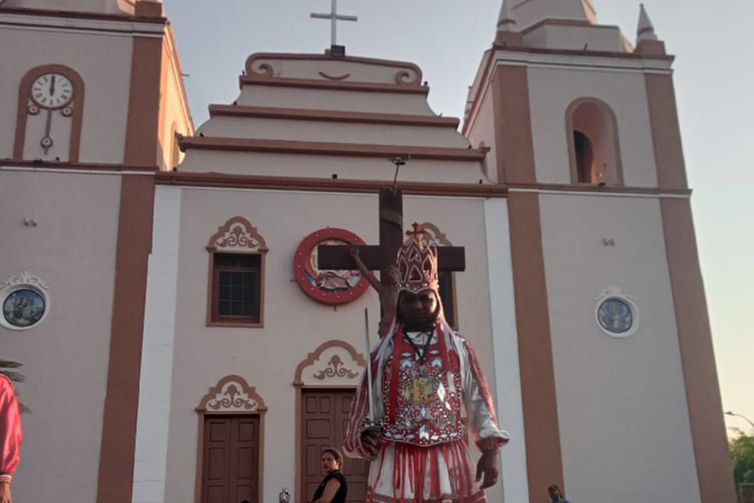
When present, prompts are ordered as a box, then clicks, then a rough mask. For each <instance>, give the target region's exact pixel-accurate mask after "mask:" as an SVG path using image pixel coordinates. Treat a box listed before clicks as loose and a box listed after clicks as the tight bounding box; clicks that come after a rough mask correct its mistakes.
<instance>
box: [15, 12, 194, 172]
mask: <svg viewBox="0 0 754 503" xmlns="http://www.w3.org/2000/svg"><path fill="white" fill-rule="evenodd" d="M0 37H2V39H3V41H4V42H5V47H12V48H13V58H10V57H8V58H3V60H2V61H1V62H0V71H1V72H2V74H3V76H4V78H3V81H2V83H0V95H1V96H2V97H3V99H2V104H1V105H0V116H1V117H3V118H4V120H2V121H0V133H2V134H0V158H8V159H13V160H14V161H24V162H36V163H45V162H65V163H90V164H107V165H113V164H127V165H139V166H152V165H154V166H159V167H160V168H161V169H171V168H172V167H173V165H174V164H175V163H176V162H177V161H178V160H179V158H180V155H179V153H178V152H177V146H176V142H175V141H174V138H175V137H176V135H177V134H190V133H191V132H192V128H193V126H192V125H191V119H190V116H189V112H188V107H187V105H186V100H185V95H184V92H183V82H182V79H181V74H180V69H179V63H178V58H177V53H176V50H175V46H174V42H173V38H172V32H171V28H170V26H169V24H168V23H167V19H166V18H165V17H164V14H163V8H162V4H161V3H160V2H151V1H143V0H140V1H138V2H133V1H130V0H5V1H3V2H0ZM174 150H175V152H174Z"/></svg>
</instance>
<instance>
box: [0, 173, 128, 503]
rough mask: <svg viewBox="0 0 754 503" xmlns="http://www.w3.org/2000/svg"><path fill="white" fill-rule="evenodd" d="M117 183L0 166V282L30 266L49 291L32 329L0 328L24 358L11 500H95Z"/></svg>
mask: <svg viewBox="0 0 754 503" xmlns="http://www.w3.org/2000/svg"><path fill="white" fill-rule="evenodd" d="M120 186H121V177H120V176H118V175H115V174H107V173H103V174H95V175H92V174H81V173H72V172H61V171H57V172H47V171H43V170H39V169H35V170H29V169H20V170H17V171H16V170H13V168H12V167H4V168H3V169H2V171H0V201H2V206H3V219H1V220H0V235H2V236H3V239H2V241H0V256H2V257H3V261H2V265H0V283H2V282H4V281H6V280H8V279H9V278H10V277H11V276H12V275H14V274H18V273H23V272H24V271H29V272H30V273H32V274H34V275H36V276H38V277H39V278H40V279H41V280H42V281H44V282H45V283H46V284H47V285H48V290H47V293H48V294H49V296H50V298H49V312H48V315H47V316H46V318H44V319H43V321H42V322H41V323H40V324H39V325H38V326H36V327H33V328H30V329H28V330H24V331H14V330H9V329H6V328H0V348H2V356H3V357H5V358H10V359H13V360H17V361H20V362H21V363H23V364H24V367H23V369H22V370H23V373H24V374H25V376H26V382H24V383H22V384H19V385H18V387H17V390H18V393H19V398H20V400H21V401H22V402H23V403H25V404H26V405H27V406H28V407H29V408H30V409H31V413H29V414H24V415H23V417H22V420H23V425H24V444H23V470H19V471H18V473H17V474H16V477H15V478H14V482H13V495H14V497H15V500H16V501H52V500H59V499H60V498H61V494H64V495H65V499H66V500H67V501H78V502H82V503H94V502H95V501H96V492H97V477H98V472H99V450H100V442H101V439H102V438H101V436H102V418H103V404H104V400H105V393H106V383H107V372H108V359H109V348H110V331H111V312H112V307H113V287H114V273H113V271H114V268H115V252H116V239H117V231H118V225H117V222H118V212H119V202H120ZM73 194H75V195H76V196H75V197H72V195H73ZM26 218H28V219H33V220H35V221H36V226H25V225H24V219H26Z"/></svg>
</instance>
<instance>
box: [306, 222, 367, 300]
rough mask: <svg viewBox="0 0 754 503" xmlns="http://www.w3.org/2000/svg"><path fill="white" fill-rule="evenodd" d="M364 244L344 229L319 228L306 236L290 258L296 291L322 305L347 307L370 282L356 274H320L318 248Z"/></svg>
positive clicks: (324, 271)
mask: <svg viewBox="0 0 754 503" xmlns="http://www.w3.org/2000/svg"><path fill="white" fill-rule="evenodd" d="M364 244H366V243H364V240H362V239H361V238H360V237H359V236H357V235H356V234H354V233H353V232H350V231H347V230H345V229H337V228H326V229H320V230H318V231H314V232H312V233H311V234H309V235H308V236H306V237H305V238H304V240H303V241H301V244H300V245H298V248H297V249H296V254H295V255H294V256H293V273H294V274H295V277H296V283H298V286H299V288H301V290H302V291H303V292H304V293H305V294H306V295H308V296H309V297H310V298H312V299H314V300H316V301H317V302H321V303H322V304H328V305H338V304H347V303H349V302H352V301H354V300H356V299H358V298H359V297H360V296H361V295H362V294H363V293H364V292H365V291H366V290H367V289H368V288H369V283H368V282H367V281H366V280H365V279H364V278H363V277H362V275H361V273H360V272H359V271H349V270H337V271H334V270H322V271H320V270H319V269H318V268H317V247H318V246H319V245H354V246H363V245H364Z"/></svg>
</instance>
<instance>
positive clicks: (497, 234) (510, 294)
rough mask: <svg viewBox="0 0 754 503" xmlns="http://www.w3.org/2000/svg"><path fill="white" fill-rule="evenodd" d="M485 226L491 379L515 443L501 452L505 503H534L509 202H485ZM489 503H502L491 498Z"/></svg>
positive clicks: (502, 421)
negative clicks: (528, 463)
mask: <svg viewBox="0 0 754 503" xmlns="http://www.w3.org/2000/svg"><path fill="white" fill-rule="evenodd" d="M484 226H485V234H486V247H487V269H488V275H489V284H488V286H489V304H490V307H489V310H490V316H491V317H492V318H491V325H492V354H493V356H494V362H495V365H494V369H495V372H494V375H491V376H488V380H489V381H493V379H494V382H495V388H496V391H497V393H496V395H495V403H496V406H497V413H498V421H499V422H500V426H501V427H502V428H504V429H505V430H506V431H508V433H509V434H510V436H511V441H510V442H509V443H508V445H506V446H505V448H504V449H503V450H502V453H501V457H502V464H501V468H502V487H501V488H502V492H503V499H502V501H503V502H504V503H511V502H517V501H529V486H528V483H527V478H528V474H527V471H526V441H525V432H524V414H523V403H522V399H521V374H520V366H519V359H518V333H517V331H516V310H515V300H514V291H513V270H512V268H513V265H512V263H511V254H510V233H509V225H508V202H507V200H505V199H488V200H486V201H485V204H484ZM496 487H498V486H496ZM489 501H491V502H496V501H501V500H500V499H495V498H494V497H492V496H491V497H490V499H489Z"/></svg>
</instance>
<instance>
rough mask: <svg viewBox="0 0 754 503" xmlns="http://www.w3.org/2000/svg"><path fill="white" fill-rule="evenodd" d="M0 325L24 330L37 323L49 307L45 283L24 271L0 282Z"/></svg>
mask: <svg viewBox="0 0 754 503" xmlns="http://www.w3.org/2000/svg"><path fill="white" fill-rule="evenodd" d="M0 306H1V307H2V312H1V313H0V325H1V326H3V327H5V328H8V329H11V330H26V329H28V328H31V327H33V326H35V325H38V324H39V323H40V322H41V321H42V320H43V319H44V317H45V316H46V315H47V312H48V311H49V309H50V298H49V295H48V292H47V284H46V283H45V282H44V281H42V280H41V279H39V278H38V277H36V276H34V275H33V274H31V273H29V272H28V271H25V272H23V273H20V274H16V275H14V276H13V277H12V278H10V279H9V280H7V281H5V282H3V283H2V284H0Z"/></svg>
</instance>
